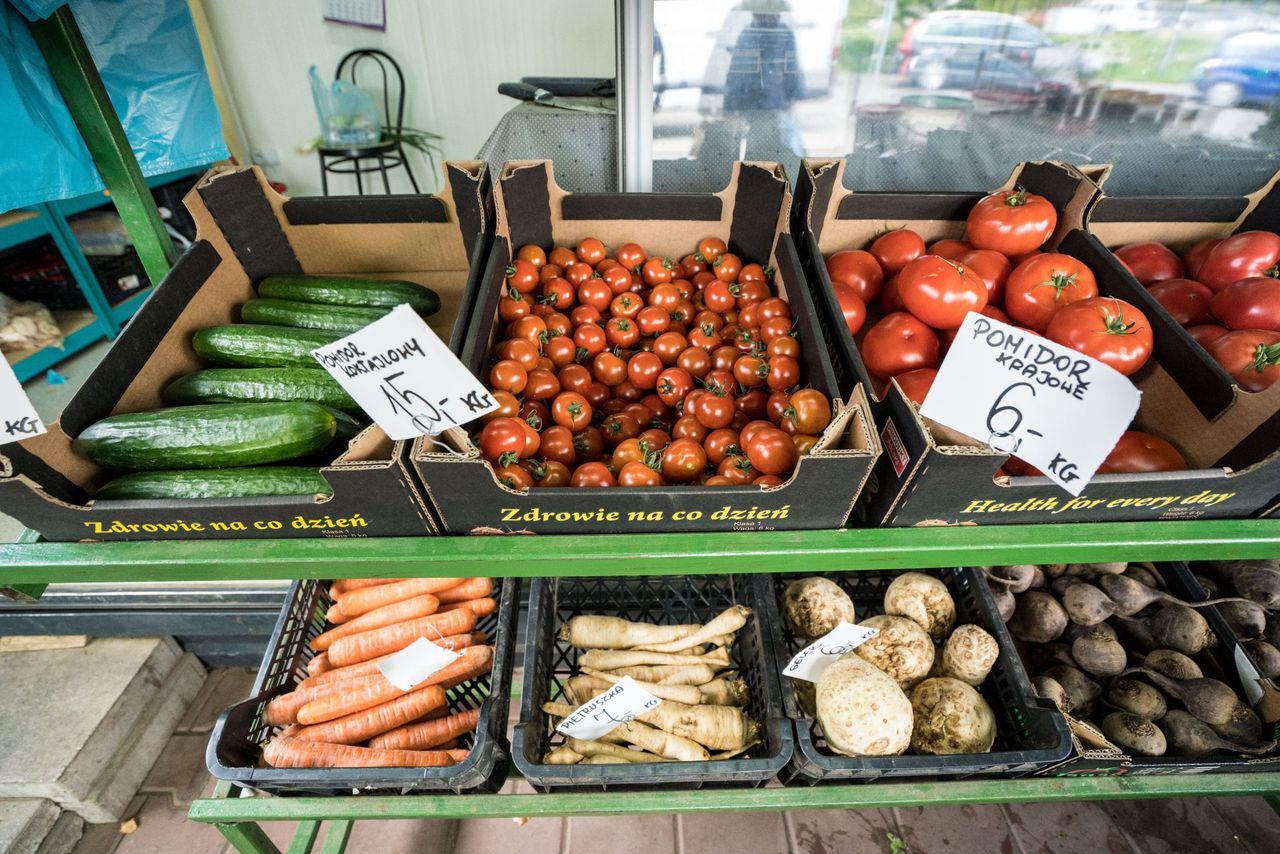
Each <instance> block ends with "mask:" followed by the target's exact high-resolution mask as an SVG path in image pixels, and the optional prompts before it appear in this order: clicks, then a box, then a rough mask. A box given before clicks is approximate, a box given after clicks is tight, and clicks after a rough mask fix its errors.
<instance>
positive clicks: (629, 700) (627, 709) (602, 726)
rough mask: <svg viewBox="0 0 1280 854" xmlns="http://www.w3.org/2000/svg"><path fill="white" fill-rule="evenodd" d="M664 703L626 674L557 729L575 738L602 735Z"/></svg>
mask: <svg viewBox="0 0 1280 854" xmlns="http://www.w3.org/2000/svg"><path fill="white" fill-rule="evenodd" d="M661 704H662V701H661V700H659V699H658V698H657V697H655V696H653V695H652V694H650V693H649V692H648V691H646V690H645V689H643V688H641V687H640V686H639V685H637V684H636V680H634V679H632V678H631V677H630V676H624V677H622V680H621V681H620V682H618V683H616V684H615V685H614V686H613V687H611V688H610V689H609V690H608V691H605V692H604V693H603V694H601V695H600V696H598V697H595V698H594V699H592V700H588V701H587V702H586V703H583V704H582V705H581V706H579V707H578V708H577V709H575V710H574V712H573V714H571V715H569V717H567V718H565V719H564V720H562V721H560V724H559V726H557V727H556V732H560V733H564V734H565V735H568V736H572V737H573V738H581V739H593V738H599V737H600V736H602V735H604V734H605V733H607V732H610V731H611V730H613V728H614V727H616V726H618V725H619V724H625V723H627V722H629V721H633V720H635V719H636V718H637V717H638V716H640V715H642V714H644V713H645V712H647V711H649V710H650V709H653V708H656V707H657V706H659V705H661Z"/></svg>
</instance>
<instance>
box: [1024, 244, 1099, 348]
mask: <svg viewBox="0 0 1280 854" xmlns="http://www.w3.org/2000/svg"><path fill="white" fill-rule="evenodd" d="M1097 295H1098V283H1097V281H1096V280H1095V279H1094V278H1093V271H1092V270H1090V269H1089V268H1088V267H1086V266H1085V265H1084V264H1082V263H1081V262H1079V261H1077V260H1076V259H1075V258H1072V257H1071V256H1070V255H1062V254H1059V253H1057V252H1042V253H1041V254H1039V255H1033V256H1032V257H1030V258H1028V259H1027V260H1025V261H1023V262H1022V263H1021V264H1019V265H1018V266H1017V267H1014V268H1013V272H1012V273H1010V274H1009V281H1008V282H1006V283H1005V294H1004V310H1005V311H1006V312H1008V314H1009V316H1010V317H1012V318H1013V319H1014V320H1015V321H1016V322H1018V323H1021V324H1022V325H1023V326H1026V327H1028V328H1029V329H1032V330H1034V331H1036V332H1043V331H1044V330H1045V328H1046V327H1048V325H1049V320H1050V318H1052V317H1053V315H1054V314H1055V313H1056V312H1058V311H1060V310H1061V309H1062V307H1063V306H1066V305H1070V304H1071V303H1073V302H1077V301H1079V300H1083V299H1089V298H1090V297H1096V296H1097Z"/></svg>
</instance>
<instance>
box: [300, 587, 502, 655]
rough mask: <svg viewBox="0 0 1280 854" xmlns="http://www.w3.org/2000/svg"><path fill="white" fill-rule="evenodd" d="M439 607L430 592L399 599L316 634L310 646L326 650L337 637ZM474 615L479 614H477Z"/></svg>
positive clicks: (401, 620)
mask: <svg viewBox="0 0 1280 854" xmlns="http://www.w3.org/2000/svg"><path fill="white" fill-rule="evenodd" d="M439 607H440V602H439V600H438V599H436V597H434V596H432V595H431V594H430V593H424V594H422V595H421V596H412V597H410V598H408V599H401V600H400V601H399V602H392V603H391V604H390V605H384V606H382V607H381V608H374V609H373V610H372V611H366V612H365V613H363V614H361V615H360V616H358V617H354V618H352V619H351V620H348V621H347V622H345V623H343V624H342V625H339V626H334V627H333V628H332V629H329V631H327V632H322V633H321V634H319V635H316V637H315V638H314V639H313V640H312V641H311V648H312V649H318V650H326V649H328V648H329V647H330V646H331V645H332V644H333V642H334V641H336V640H337V639H338V638H345V637H346V636H347V635H354V634H356V633H358V632H367V631H368V630H369V629H378V628H381V627H383V626H390V625H392V624H393V623H403V622H404V621H405V620H413V619H417V618H418V617H426V616H429V615H431V614H434V613H435V612H436V609H437V608H439ZM476 616H480V615H479V614H477V615H476Z"/></svg>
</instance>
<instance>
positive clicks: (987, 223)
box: [968, 187, 1058, 255]
mask: <svg viewBox="0 0 1280 854" xmlns="http://www.w3.org/2000/svg"><path fill="white" fill-rule="evenodd" d="M1057 224H1058V212H1057V211H1056V210H1054V207H1053V203H1052V202H1050V201H1049V200H1048V199H1046V198H1045V197H1044V196H1037V195H1036V194H1035V193H1028V192H1027V191H1026V189H1025V188H1023V187H1016V188H1014V189H1012V190H1000V191H998V192H995V193H992V194H991V195H989V196H984V197H983V198H982V199H980V200H979V201H978V203H977V204H976V205H974V206H973V210H971V211H969V222H968V225H969V243H971V244H973V248H974V249H994V250H995V251H997V252H1002V253H1004V254H1005V255H1022V254H1024V253H1026V252H1030V251H1032V250H1033V249H1038V248H1039V247H1040V244H1042V243H1044V242H1045V241H1046V240H1048V239H1049V235H1051V234H1053V229H1054V226H1056V225H1057Z"/></svg>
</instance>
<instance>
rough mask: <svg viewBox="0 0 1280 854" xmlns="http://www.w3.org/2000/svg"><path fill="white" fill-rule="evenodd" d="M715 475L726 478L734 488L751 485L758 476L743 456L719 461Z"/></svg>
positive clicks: (749, 461)
mask: <svg viewBox="0 0 1280 854" xmlns="http://www.w3.org/2000/svg"><path fill="white" fill-rule="evenodd" d="M788 439H790V437H788ZM716 474H718V475H720V476H721V477H723V478H728V481H729V484H731V485H734V486H739V485H741V484H745V483H751V481H753V480H755V479H756V478H757V477H759V476H760V473H759V472H758V471H756V470H755V467H754V466H753V465H751V460H749V459H747V458H746V456H744V455H736V456H732V457H725V458H724V459H723V460H721V461H720V465H718V466H716ZM729 484H727V485H729Z"/></svg>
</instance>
